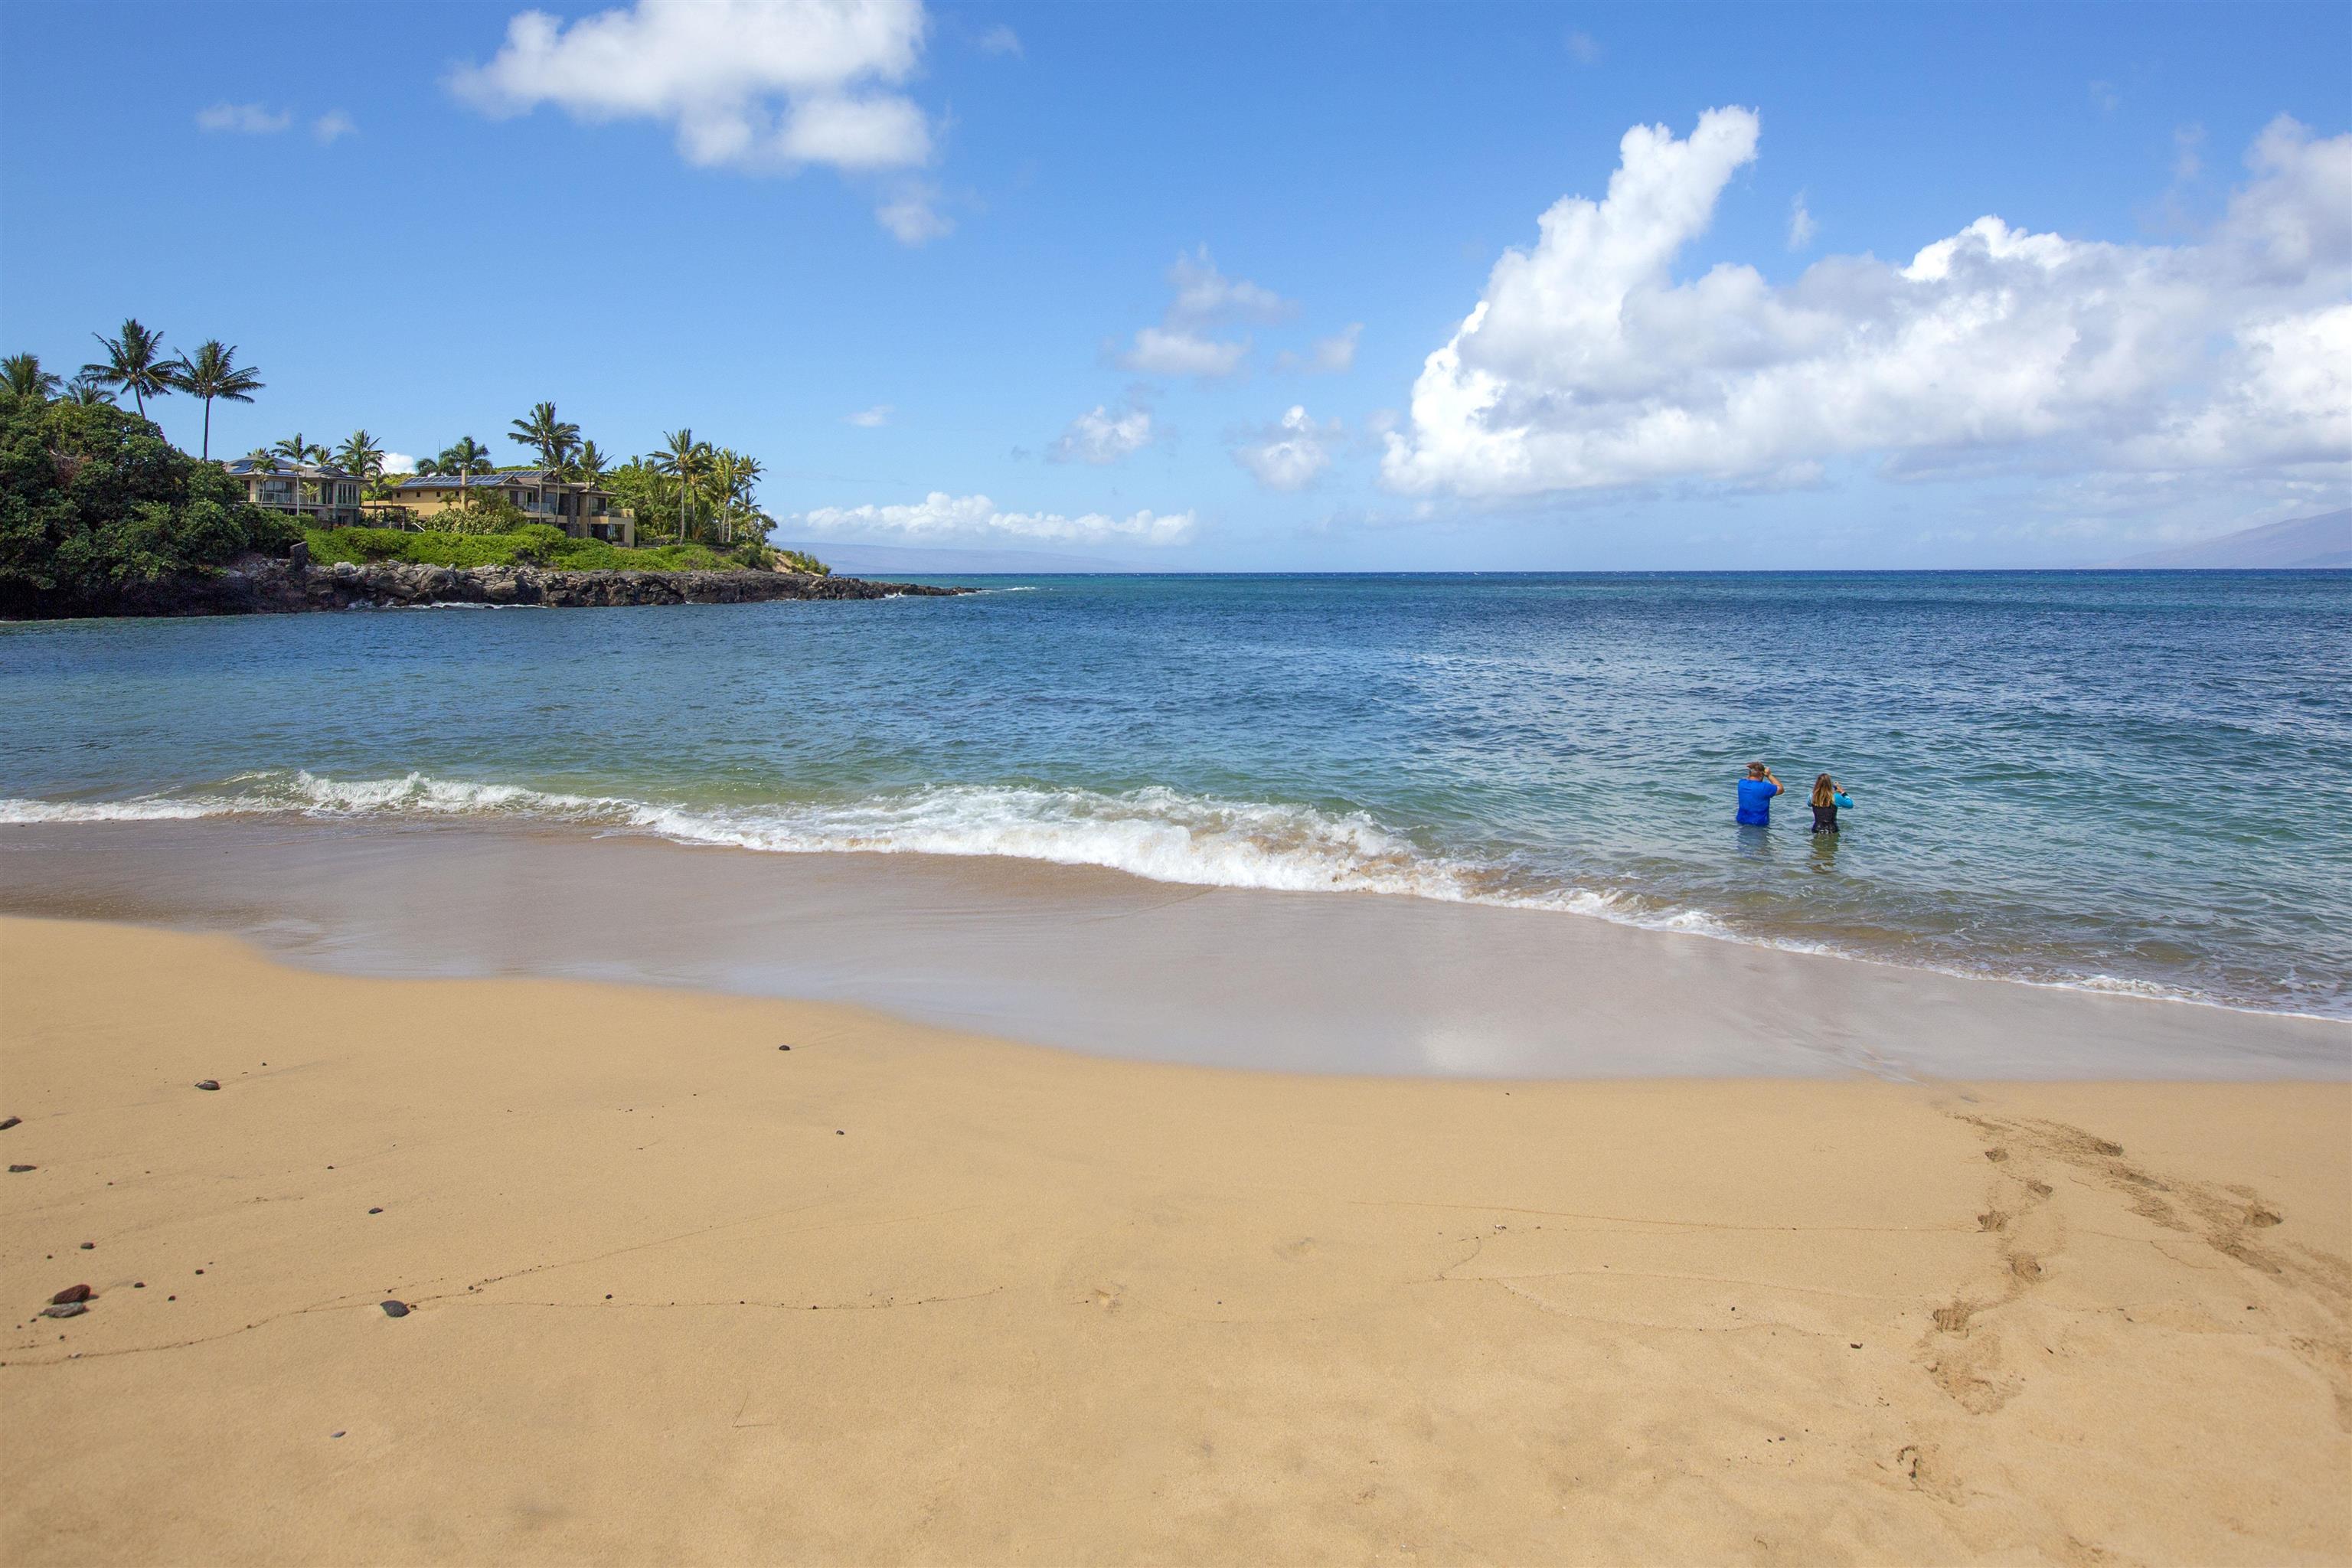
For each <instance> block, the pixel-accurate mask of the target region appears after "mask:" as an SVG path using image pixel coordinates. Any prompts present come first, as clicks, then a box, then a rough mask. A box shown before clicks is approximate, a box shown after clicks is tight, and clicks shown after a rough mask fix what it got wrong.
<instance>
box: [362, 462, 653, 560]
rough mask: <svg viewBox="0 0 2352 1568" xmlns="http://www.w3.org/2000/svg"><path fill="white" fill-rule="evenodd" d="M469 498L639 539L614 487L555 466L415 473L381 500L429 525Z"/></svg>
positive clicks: (592, 533) (578, 531)
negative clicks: (463, 474) (617, 504)
mask: <svg viewBox="0 0 2352 1568" xmlns="http://www.w3.org/2000/svg"><path fill="white" fill-rule="evenodd" d="M466 499H471V500H475V501H477V502H479V501H483V500H492V499H495V500H503V501H505V502H506V503H507V504H508V505H509V506H511V507H513V508H514V509H515V510H518V511H520V512H521V513H522V514H523V515H524V516H525V517H526V518H528V519H530V521H533V522H545V523H551V524H553V525H554V526H555V527H557V528H560V529H562V531H564V532H566V533H568V534H570V535H571V536H572V538H574V539H602V540H604V541H607V542H610V543H614V544H622V545H634V544H635V543H636V542H637V525H636V520H635V519H634V518H632V517H631V516H630V515H629V514H628V513H627V512H625V511H616V510H614V507H613V497H612V492H611V491H609V490H603V489H597V488H596V487H595V486H594V485H592V484H589V483H587V482H586V481H585V480H582V479H564V478H562V476H561V475H559V474H557V473H556V472H555V471H554V470H553V469H551V468H493V469H489V470H487V471H485V472H483V473H478V474H474V475H472V476H470V477H468V478H467V479H464V480H463V484H462V494H461V486H460V480H459V477H458V476H457V475H456V474H416V475H413V476H411V477H410V478H408V479H403V480H401V481H400V482H399V483H398V484H396V485H394V487H393V488H392V489H391V491H390V492H389V493H388V494H386V495H385V496H384V497H383V503H384V504H386V505H390V506H395V507H398V508H400V509H401V510H402V511H403V512H404V514H405V516H404V519H403V521H404V523H405V525H406V526H408V527H410V528H425V529H429V528H431V527H433V526H434V521H433V520H434V518H435V517H436V516H437V515H438V514H439V513H441V512H444V511H446V510H449V509H450V508H451V507H454V506H457V505H458V504H460V502H461V501H462V500H466Z"/></svg>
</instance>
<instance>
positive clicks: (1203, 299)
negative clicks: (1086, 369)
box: [1118, 245, 1298, 378]
mask: <svg viewBox="0 0 2352 1568" xmlns="http://www.w3.org/2000/svg"><path fill="white" fill-rule="evenodd" d="M1168 287H1169V289H1170V291H1171V293H1170V299H1169V301H1168V310H1167V313H1166V314H1165V315H1163V316H1162V317H1161V318H1160V325H1159V326H1156V327H1145V328H1143V329H1142V330H1141V331H1138V332H1137V333H1136V334H1135V342H1134V343H1133V345H1132V346H1131V347H1129V349H1128V350H1127V351H1126V352H1125V353H1121V354H1119V355H1118V363H1119V364H1120V365H1122V366H1124V367H1125V368H1127V369H1129V370H1132V371H1140V372H1142V373H1143V374H1146V375H1195V376H1202V377H1204V378H1208V377H1215V376H1223V375H1231V374H1234V372H1235V371H1237V370H1239V369H1241V367H1242V362H1243V361H1244V359H1246V358H1248V357H1249V351H1250V343H1249V340H1248V339H1247V338H1241V339H1238V340H1236V339H1232V338H1215V337H1211V336H1210V335H1209V334H1208V333H1207V332H1206V331H1202V329H1203V328H1207V327H1213V326H1219V325H1223V324H1225V323H1228V322H1234V321H1281V320H1283V319H1284V318H1285V317H1287V316H1289V315H1291V314H1293V313H1294V312H1295V311H1296V310H1297V309H1298V307H1297V305H1295V304H1293V303H1292V302H1291V301H1290V300H1286V299H1284V298H1283V297H1282V296H1281V295H1279V294H1277V293H1276V292H1275V291H1274V290H1273V289H1268V288H1266V287H1265V286H1264V285H1262V284H1257V283H1253V282H1251V281H1250V280H1249V279H1246V278H1228V277H1226V276H1225V275H1224V274H1223V273H1222V272H1220V271H1218V270H1217V264H1216V263H1215V262H1214V261H1212V260H1211V259H1209V247H1207V246H1205V245H1203V246H1202V247H1199V248H1198V249H1196V250H1192V251H1190V252H1187V253H1185V254H1182V255H1180V256H1178V257H1177V258H1176V260H1175V263H1174V265H1172V266H1171V267H1170V268H1168Z"/></svg>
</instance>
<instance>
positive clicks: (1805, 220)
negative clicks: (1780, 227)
mask: <svg viewBox="0 0 2352 1568" xmlns="http://www.w3.org/2000/svg"><path fill="white" fill-rule="evenodd" d="M1813 228H1814V225H1813V215H1812V214H1811V212H1810V211H1808V210H1807V209H1806V206H1805V193H1804V192H1802V191H1799V192H1798V193H1797V199H1796V200H1794V201H1792V202H1790V204H1789V248H1790V249H1791V250H1806V249H1810V248H1811V246H1812V243H1813Z"/></svg>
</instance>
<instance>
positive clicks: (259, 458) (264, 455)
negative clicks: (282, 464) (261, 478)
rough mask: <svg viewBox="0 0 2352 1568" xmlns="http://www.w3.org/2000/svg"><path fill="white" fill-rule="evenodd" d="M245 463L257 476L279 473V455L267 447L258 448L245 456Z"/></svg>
mask: <svg viewBox="0 0 2352 1568" xmlns="http://www.w3.org/2000/svg"><path fill="white" fill-rule="evenodd" d="M245 461H246V466H247V468H251V469H252V470H253V471H254V472H255V473H257V474H274V473H276V472H277V471H278V454H277V453H275V452H273V451H271V450H270V449H269V448H268V447H255V448H254V449H253V450H252V451H250V452H247V454H246V455H245Z"/></svg>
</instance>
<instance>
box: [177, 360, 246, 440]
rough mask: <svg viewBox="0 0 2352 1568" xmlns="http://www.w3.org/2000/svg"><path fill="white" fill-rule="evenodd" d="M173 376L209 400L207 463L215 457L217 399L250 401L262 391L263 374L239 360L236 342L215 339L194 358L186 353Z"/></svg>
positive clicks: (182, 385)
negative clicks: (214, 410)
mask: <svg viewBox="0 0 2352 1568" xmlns="http://www.w3.org/2000/svg"><path fill="white" fill-rule="evenodd" d="M172 368H173V380H175V381H176V382H178V384H180V386H181V388H182V389H183V390H184V391H186V392H188V393H190V394H192V395H194V396H197V397H201V398H203V399H204V400H205V445H204V450H203V451H202V452H201V453H200V454H199V456H201V457H202V458H204V459H205V461H206V462H210V461H211V460H212V456H213V399H214V398H215V397H217V398H220V399H221V400H222V401H224V402H227V403H250V402H252V401H253V395H254V394H255V393H257V392H259V391H260V390H261V374H260V373H259V372H257V371H256V370H255V369H254V368H253V367H252V366H251V365H240V364H238V363H236V344H235V343H226V344H224V343H223V342H221V341H220V340H219V339H218V338H215V339H213V340H212V341H211V342H207V343H205V345H204V347H202V348H200V349H198V350H197V351H196V353H195V357H194V359H191V358H189V357H188V356H187V355H186V354H182V355H181V356H180V357H179V359H178V361H177V362H176V363H174V364H173V367H172Z"/></svg>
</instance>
